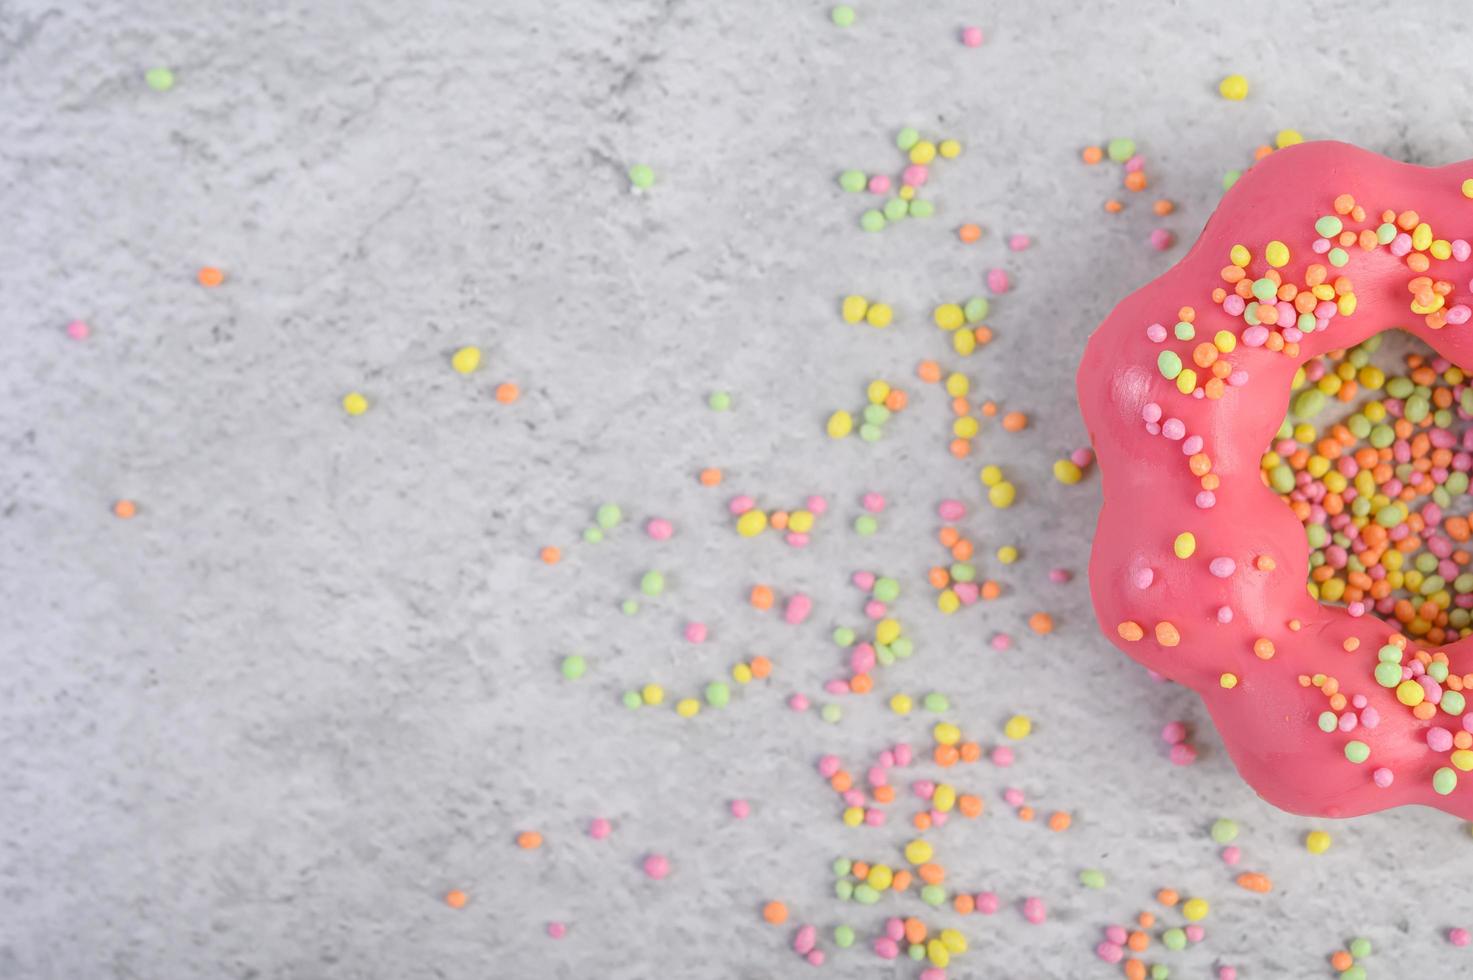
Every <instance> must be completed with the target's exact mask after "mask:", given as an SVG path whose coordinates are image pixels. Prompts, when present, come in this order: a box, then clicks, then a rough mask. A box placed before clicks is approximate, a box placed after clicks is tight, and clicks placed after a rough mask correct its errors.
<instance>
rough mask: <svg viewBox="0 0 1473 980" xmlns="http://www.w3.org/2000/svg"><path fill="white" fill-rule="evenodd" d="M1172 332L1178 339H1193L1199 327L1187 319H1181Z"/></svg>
mask: <svg viewBox="0 0 1473 980" xmlns="http://www.w3.org/2000/svg"><path fill="white" fill-rule="evenodd" d="M1172 332H1173V333H1175V334H1176V339H1177V340H1191V339H1192V338H1194V337H1196V336H1197V328H1196V327H1194V326H1192V325H1191V324H1190V323H1188V322H1187V321H1185V320H1181V321H1179V322H1178V323H1177V325H1176V326H1175V327H1174V328H1173V329H1172Z"/></svg>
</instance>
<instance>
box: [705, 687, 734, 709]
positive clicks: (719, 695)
mask: <svg viewBox="0 0 1473 980" xmlns="http://www.w3.org/2000/svg"><path fill="white" fill-rule="evenodd" d="M730 701H731V688H729V687H727V686H726V683H725V682H724V681H712V682H711V683H709V684H707V685H706V703H707V704H709V705H710V706H711V707H713V708H724V707H726V705H727V704H728V703H729V702H730Z"/></svg>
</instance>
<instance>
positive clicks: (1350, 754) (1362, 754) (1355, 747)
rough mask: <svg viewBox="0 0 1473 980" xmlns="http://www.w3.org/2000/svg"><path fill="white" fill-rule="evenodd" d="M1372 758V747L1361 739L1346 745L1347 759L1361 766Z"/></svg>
mask: <svg viewBox="0 0 1473 980" xmlns="http://www.w3.org/2000/svg"><path fill="white" fill-rule="evenodd" d="M1370 757H1371V747H1370V746H1369V745H1367V744H1366V743H1365V742H1362V741H1361V740H1360V739H1354V740H1352V741H1349V742H1346V743H1345V758H1347V759H1349V760H1350V761H1351V762H1354V763H1355V764H1356V765H1360V764H1361V763H1362V762H1365V761H1366V760H1367V759H1369V758H1370Z"/></svg>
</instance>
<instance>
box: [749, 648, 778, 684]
mask: <svg viewBox="0 0 1473 980" xmlns="http://www.w3.org/2000/svg"><path fill="white" fill-rule="evenodd" d="M747 666H748V667H751V668H752V676H753V677H756V678H757V679H758V680H761V679H762V678H764V677H767V676H768V675H769V674H771V673H772V661H771V660H769V659H767V658H766V657H764V656H762V655H761V654H760V653H759V654H758V655H757V656H755V657H753V658H752V662H751V663H749V664H748V665H747Z"/></svg>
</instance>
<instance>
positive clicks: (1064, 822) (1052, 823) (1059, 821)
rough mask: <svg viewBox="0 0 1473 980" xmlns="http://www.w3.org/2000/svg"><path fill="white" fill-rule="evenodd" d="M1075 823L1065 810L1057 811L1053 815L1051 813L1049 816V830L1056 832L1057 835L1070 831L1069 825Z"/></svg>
mask: <svg viewBox="0 0 1473 980" xmlns="http://www.w3.org/2000/svg"><path fill="white" fill-rule="evenodd" d="M1073 822H1074V818H1073V817H1071V816H1069V814H1067V813H1065V812H1064V811H1063V810H1055V811H1054V812H1053V813H1050V814H1049V815H1048V829H1049V830H1052V831H1054V832H1055V833H1060V832H1062V831H1065V830H1068V829H1069V825H1070V824H1072V823H1073Z"/></svg>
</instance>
